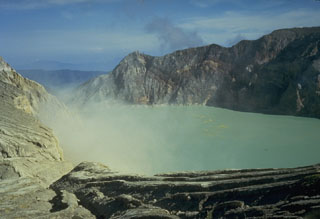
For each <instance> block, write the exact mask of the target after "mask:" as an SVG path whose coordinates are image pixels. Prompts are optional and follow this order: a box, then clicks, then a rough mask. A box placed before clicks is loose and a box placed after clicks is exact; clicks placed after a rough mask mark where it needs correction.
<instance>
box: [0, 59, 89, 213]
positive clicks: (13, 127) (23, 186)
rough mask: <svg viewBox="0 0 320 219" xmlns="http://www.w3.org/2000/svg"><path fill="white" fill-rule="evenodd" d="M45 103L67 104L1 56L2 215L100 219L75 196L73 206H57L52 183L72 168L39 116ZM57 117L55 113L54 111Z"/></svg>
mask: <svg viewBox="0 0 320 219" xmlns="http://www.w3.org/2000/svg"><path fill="white" fill-rule="evenodd" d="M43 105H48V106H49V108H51V109H52V108H57V109H59V108H60V109H61V110H62V111H63V110H64V109H63V105H62V104H60V103H59V101H58V100H57V99H56V98H54V97H53V96H51V95H50V94H48V93H47V92H46V90H45V89H44V88H43V87H42V86H41V85H39V84H37V83H36V82H33V81H30V80H28V79H25V78H23V77H22V76H21V75H19V74H18V73H17V72H16V71H15V70H14V69H12V68H11V67H10V66H9V65H8V64H7V63H6V62H5V61H4V60H3V59H2V58H0V196H1V199H0V215H1V218H73V217H78V218H94V217H93V216H92V214H91V213H90V212H89V211H88V210H86V209H84V208H83V207H81V206H78V205H77V200H76V199H75V200H74V199H72V198H73V196H72V195H68V194H64V195H65V196H66V197H65V198H64V201H65V202H66V203H73V204H72V205H70V206H69V208H68V209H65V210H64V211H59V212H53V211H52V204H51V200H52V199H54V197H56V196H57V194H56V193H55V192H54V191H53V190H51V189H48V186H49V185H50V184H51V183H52V182H53V181H55V180H57V179H58V178H60V177H61V176H62V175H63V174H66V173H67V172H68V171H70V170H71V169H72V164H71V163H70V162H67V161H64V159H63V154H62V149H61V148H60V146H59V143H58V140H57V138H56V137H55V136H54V134H53V132H52V130H51V129H50V128H48V127H46V126H45V125H44V124H43V123H42V122H40V121H39V119H38V118H37V117H38V116H39V113H41V110H42V109H41V108H42V107H43ZM52 116H54V115H52Z"/></svg>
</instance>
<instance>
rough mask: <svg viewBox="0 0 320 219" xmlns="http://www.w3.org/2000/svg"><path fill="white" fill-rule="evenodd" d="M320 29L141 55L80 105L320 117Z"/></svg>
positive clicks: (82, 90) (78, 98)
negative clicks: (95, 103)
mask: <svg viewBox="0 0 320 219" xmlns="http://www.w3.org/2000/svg"><path fill="white" fill-rule="evenodd" d="M319 47H320V28H319V27H315V28H295V29H283V30H277V31H274V32H272V33H271V34H269V35H266V36H263V37H261V38H260V39H258V40H254V41H241V42H240V43H238V44H237V45H235V46H233V47H230V48H224V47H221V46H218V45H214V44H213V45H209V46H205V47H199V48H191V49H186V50H181V51H176V52H174V53H171V54H168V55H165V56H162V57H152V56H148V55H145V54H141V53H139V52H134V53H131V54H129V55H128V56H127V57H125V58H124V59H123V60H122V61H121V62H120V63H119V65H118V66H117V67H116V68H115V69H114V70H113V71H112V73H111V74H109V75H102V76H100V77H97V78H95V79H92V80H90V81H88V82H87V83H85V84H83V85H82V86H80V87H79V88H78V90H77V92H76V95H75V98H74V102H76V103H80V104H86V103H88V102H90V101H102V100H106V99H109V100H110V99H117V100H121V101H124V102H128V103H134V104H163V103H169V104H203V105H208V106H217V107H225V108H229V109H234V110H241V111H251V112H264V113H276V114H277V113H279V114H290V115H301V116H313V117H320V111H319V109H320V105H319V103H320V102H319V98H320V96H319V83H320V82H319V74H320V71H319V70H320V69H319V62H320V61H319V60H320V55H319V54H320V53H319Z"/></svg>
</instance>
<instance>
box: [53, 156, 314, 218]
mask: <svg viewBox="0 0 320 219" xmlns="http://www.w3.org/2000/svg"><path fill="white" fill-rule="evenodd" d="M50 188H51V189H52V190H54V191H55V192H56V196H55V197H54V198H53V199H52V200H51V201H50V203H51V204H52V209H51V212H52V213H55V212H59V211H65V210H67V209H69V210H70V208H75V207H79V205H81V206H83V207H84V208H86V209H88V210H89V211H90V212H91V213H92V214H93V215H94V216H95V217H96V218H320V164H318V165H313V166H307V167H299V168H285V169H245V170H221V171H203V172H182V173H168V174H159V175H155V176H153V177H146V176H140V175H123V174H120V173H117V172H113V171H112V170H110V169H109V168H108V167H106V166H104V165H101V164H99V163H90V162H84V163H81V164H79V165H78V166H77V167H75V168H74V169H73V170H72V171H71V172H70V173H68V174H67V175H65V176H63V177H62V178H61V179H59V180H58V181H56V182H55V183H53V184H52V185H51V186H50ZM67 197H69V198H67Z"/></svg>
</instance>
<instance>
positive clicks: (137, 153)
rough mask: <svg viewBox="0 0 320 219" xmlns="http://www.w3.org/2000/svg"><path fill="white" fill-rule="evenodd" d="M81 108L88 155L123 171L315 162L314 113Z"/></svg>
mask: <svg viewBox="0 0 320 219" xmlns="http://www.w3.org/2000/svg"><path fill="white" fill-rule="evenodd" d="M83 115H85V116H84V118H85V119H84V120H83V124H84V125H83V127H84V128H85V129H86V130H85V132H86V134H88V133H90V137H88V138H87V139H86V140H85V141H82V143H85V146H83V147H84V149H83V150H84V151H86V158H87V160H88V159H89V160H90V159H91V160H95V161H97V160H98V161H101V162H104V163H105V164H107V165H109V166H111V168H113V169H119V170H122V171H130V172H141V173H147V174H149V173H158V172H167V171H184V170H185V171H190V170H214V169H225V168H237V169H238V168H265V167H295V166H301V165H309V164H314V163H319V162H320V156H319V154H320V120H318V119H312V118H301V117H291V116H275V115H264V114H255V113H243V112H235V111H231V110H226V109H220V108H213V107H204V106H188V107H186V106H156V107H145V106H117V107H115V106H114V107H108V108H106V109H104V110H102V111H101V110H99V111H98V110H90V111H86V112H84V113H83ZM82 132H83V131H82ZM82 132H79V133H82ZM80 135H82V134H80ZM78 139H81V136H79V137H78ZM88 148H89V149H88Z"/></svg>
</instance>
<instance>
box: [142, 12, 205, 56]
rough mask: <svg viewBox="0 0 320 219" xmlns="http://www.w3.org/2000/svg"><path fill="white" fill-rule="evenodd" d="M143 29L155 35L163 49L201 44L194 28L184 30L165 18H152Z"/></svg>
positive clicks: (175, 48)
mask: <svg viewBox="0 0 320 219" xmlns="http://www.w3.org/2000/svg"><path fill="white" fill-rule="evenodd" d="M145 29H146V31H147V32H148V33H152V34H155V35H156V36H157V38H158V39H159V41H160V48H162V49H163V50H169V51H172V50H177V49H184V48H189V47H195V46H200V45H202V44H203V41H202V39H201V37H199V35H198V33H197V32H195V31H194V30H192V31H185V30H184V29H182V28H180V27H177V26H176V25H175V24H173V23H172V22H171V21H170V20H169V19H166V18H157V17H156V18H154V19H153V20H151V22H149V23H148V24H147V25H146V26H145Z"/></svg>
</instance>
